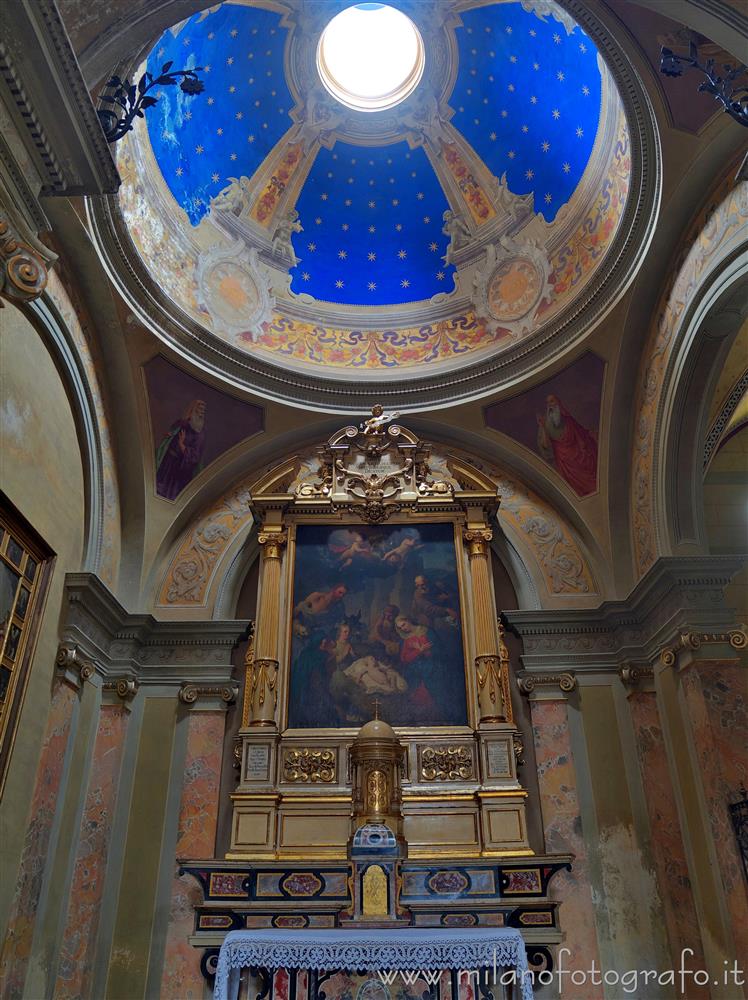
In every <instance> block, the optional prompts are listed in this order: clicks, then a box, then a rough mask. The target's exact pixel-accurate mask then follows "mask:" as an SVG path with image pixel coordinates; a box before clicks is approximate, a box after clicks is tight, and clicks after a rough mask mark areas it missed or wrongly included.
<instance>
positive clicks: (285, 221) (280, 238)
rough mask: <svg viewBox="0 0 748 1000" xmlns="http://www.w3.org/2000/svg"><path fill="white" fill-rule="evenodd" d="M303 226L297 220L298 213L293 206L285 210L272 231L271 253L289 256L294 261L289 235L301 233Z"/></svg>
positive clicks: (294, 256) (294, 255)
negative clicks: (288, 210) (287, 210)
mask: <svg viewBox="0 0 748 1000" xmlns="http://www.w3.org/2000/svg"><path fill="white" fill-rule="evenodd" d="M303 232H304V227H303V226H302V225H301V223H300V222H299V213H298V212H297V211H296V209H295V208H292V209H291V211H290V212H287V213H286V214H285V215H284V216H283V218H282V219H281V220H280V221H279V222H278V225H277V226H276V227H275V232H274V233H273V254H275V255H277V256H279V257H290V258H291V260H292V261H293V262H294V263H296V254H295V253H294V252H293V245H292V243H291V237H292V236H293V234H294V233H303Z"/></svg>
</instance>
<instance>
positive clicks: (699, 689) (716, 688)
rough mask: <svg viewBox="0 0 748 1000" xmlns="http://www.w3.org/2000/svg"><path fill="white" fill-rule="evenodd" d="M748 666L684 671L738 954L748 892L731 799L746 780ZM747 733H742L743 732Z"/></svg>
mask: <svg viewBox="0 0 748 1000" xmlns="http://www.w3.org/2000/svg"><path fill="white" fill-rule="evenodd" d="M747 679H748V670H746V667H745V665H744V664H743V665H741V663H740V662H739V661H738V660H722V661H720V660H713V661H712V660H706V661H704V660H702V661H693V662H691V663H690V665H688V666H685V667H684V668H683V669H682V670H681V672H680V680H681V690H682V693H683V697H684V700H685V704H686V706H687V710H688V716H689V722H690V730H691V738H692V740H693V751H694V753H695V755H696V758H697V761H698V769H699V775H700V780H701V784H702V788H703V794H704V800H705V803H706V811H707V814H708V817H709V822H710V825H711V833H712V842H713V845H714V853H715V856H716V860H717V866H718V869H719V878H720V881H721V884H722V890H723V892H724V898H725V904H726V906H727V911H728V914H729V924H730V926H731V929H732V937H733V941H734V946H735V954H736V955H738V956H740V955H748V892H747V891H746V881H745V876H744V873H743V869H742V863H741V859H740V856H739V854H738V846H737V841H736V838H735V831H734V829H733V826H732V822H731V820H730V815H729V811H728V804H729V802H730V801H731V800H732V798H733V797H734V795H735V793H736V792H737V790H738V788H739V786H740V784H741V782H745V774H746V760H747V758H746V751H745V739H744V737H745V733H746V732H748V704H747V702H748V698H747V697H746V695H747V688H746V680H747ZM741 734H742V735H741Z"/></svg>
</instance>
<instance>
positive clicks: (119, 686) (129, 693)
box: [101, 677, 140, 707]
mask: <svg viewBox="0 0 748 1000" xmlns="http://www.w3.org/2000/svg"><path fill="white" fill-rule="evenodd" d="M139 687H140V684H138V682H137V681H136V680H135V678H134V677H109V678H107V680H105V681H104V683H103V684H102V685H101V690H102V692H103V693H104V695H107V694H109V695H110V696H114V695H116V697H117V698H119V700H120V701H121V702H122V703H123V704H124V705H125V706H126V707H129V703H130V702H131V701H132V700H133V698H134V697H135V695H136V694H137V693H138V688H139Z"/></svg>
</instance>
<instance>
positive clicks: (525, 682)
mask: <svg viewBox="0 0 748 1000" xmlns="http://www.w3.org/2000/svg"><path fill="white" fill-rule="evenodd" d="M576 686H577V678H576V675H575V674H574V673H573V672H572V671H571V670H563V671H558V672H556V673H552V674H551V673H549V674H535V673H529V672H527V671H525V672H523V673H521V674H519V676H518V677H517V687H518V688H519V689H520V691H521V692H522V694H524V695H527V696H529V695H531V694H532V693H533V692H535V691H536V690H537V688H539V687H544V688H556V687H557V688H558V689H559V692H560V695H557V694H555V692H554V693H553V694H552V695H551V697H556V698H558V697H562V696H563V697H565V696H566V695H568V694H569V693H570V692H571V691H573V690H574V688H575V687H576Z"/></svg>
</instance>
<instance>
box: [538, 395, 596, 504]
mask: <svg viewBox="0 0 748 1000" xmlns="http://www.w3.org/2000/svg"><path fill="white" fill-rule="evenodd" d="M537 422H538V450H539V451H540V454H541V455H542V456H543V458H544V459H545V460H546V461H547V462H549V463H550V464H551V465H553V466H554V467H555V468H556V469H557V470H558V472H560V474H561V475H562V476H563V477H564V479H565V480H566V482H567V483H568V484H569V485H570V486H571V487H572V488H573V489H575V490H576V492H577V493H578V494H579V495H580V496H583V497H584V496H587V495H588V494H589V493H594V492H595V489H596V488H597V440H596V438H595V435H594V434H593V433H592V432H591V431H588V430H587V428H586V427H582V425H581V424H580V423H578V422H577V421H576V420H575V419H574V417H572V415H571V414H570V413H569V411H568V410H567V409H566V407H565V406H564V404H563V403H562V402H561V401H560V399H559V398H558V396H553V395H551V396H548V397H547V399H546V410H545V414H542V413H538V414H537Z"/></svg>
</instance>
